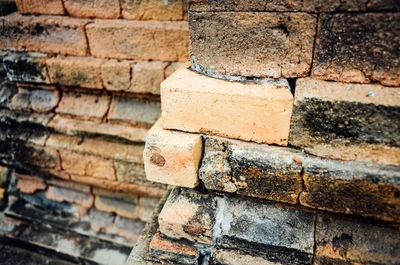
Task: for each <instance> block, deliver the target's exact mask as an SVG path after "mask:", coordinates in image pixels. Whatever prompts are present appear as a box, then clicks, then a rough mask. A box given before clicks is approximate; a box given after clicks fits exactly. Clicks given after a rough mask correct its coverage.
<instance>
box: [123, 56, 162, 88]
mask: <svg viewBox="0 0 400 265" xmlns="http://www.w3.org/2000/svg"><path fill="white" fill-rule="evenodd" d="M166 67H167V63H163V62H139V63H137V64H135V65H134V66H133V69H132V79H131V86H130V88H129V91H132V92H136V93H151V94H155V95H160V84H161V82H162V81H163V80H164V69H165V68H166Z"/></svg>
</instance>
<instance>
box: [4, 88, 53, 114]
mask: <svg viewBox="0 0 400 265" xmlns="http://www.w3.org/2000/svg"><path fill="white" fill-rule="evenodd" d="M59 100H60V93H59V92H58V91H57V90H31V89H29V90H28V89H19V93H18V94H16V95H15V96H14V97H13V98H12V100H11V102H10V109H13V110H21V111H35V112H48V111H51V110H53V109H54V108H55V107H56V106H57V104H58V102H59Z"/></svg>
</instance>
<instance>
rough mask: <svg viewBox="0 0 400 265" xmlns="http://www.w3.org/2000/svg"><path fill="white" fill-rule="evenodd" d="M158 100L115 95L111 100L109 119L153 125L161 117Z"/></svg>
mask: <svg viewBox="0 0 400 265" xmlns="http://www.w3.org/2000/svg"><path fill="white" fill-rule="evenodd" d="M160 113H161V109H160V104H159V103H158V102H153V101H149V100H143V99H136V98H127V97H122V96H114V97H113V98H112V101H111V105H110V111H109V112H108V119H109V120H112V121H123V122H127V123H130V124H134V125H136V124H145V125H147V126H149V125H150V126H151V125H153V124H154V123H155V122H156V121H157V120H158V118H159V117H160Z"/></svg>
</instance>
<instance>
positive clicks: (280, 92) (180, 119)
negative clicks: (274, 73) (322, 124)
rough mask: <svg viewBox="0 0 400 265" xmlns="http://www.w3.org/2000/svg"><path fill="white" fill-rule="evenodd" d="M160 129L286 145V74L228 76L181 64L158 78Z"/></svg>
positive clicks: (288, 96)
mask: <svg viewBox="0 0 400 265" xmlns="http://www.w3.org/2000/svg"><path fill="white" fill-rule="evenodd" d="M161 104H162V106H161V109H162V114H161V116H162V125H163V128H164V129H178V130H182V131H188V132H201V133H211V134H216V135H220V136H226V137H229V138H239V139H242V140H247V141H255V142H261V143H268V144H278V145H287V143H288V137H289V126H290V117H291V115H292V105H293V96H292V94H291V92H290V88H289V85H288V83H287V82H286V81H285V80H261V81H259V82H250V83H242V82H229V81H224V80H219V79H215V78H211V77H207V76H204V75H200V74H198V73H195V72H193V71H191V70H189V69H188V68H187V65H185V66H183V67H181V68H180V69H179V70H178V71H176V72H175V73H174V74H173V75H171V76H170V77H169V78H167V79H166V80H165V81H164V82H163V83H162V84H161Z"/></svg>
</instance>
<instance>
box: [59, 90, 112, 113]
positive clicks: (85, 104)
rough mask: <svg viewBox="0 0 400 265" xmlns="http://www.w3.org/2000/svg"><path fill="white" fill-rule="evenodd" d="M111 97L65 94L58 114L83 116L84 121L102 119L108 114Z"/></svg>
mask: <svg viewBox="0 0 400 265" xmlns="http://www.w3.org/2000/svg"><path fill="white" fill-rule="evenodd" d="M109 102H110V97H109V96H105V95H89V94H82V93H77V92H64V93H63V96H62V98H61V101H60V103H59V105H58V107H57V109H56V112H57V113H63V114H69V115H74V116H81V117H82V118H84V119H90V118H97V119H102V118H103V117H104V115H105V114H106V113H107V110H108V106H109V104H110V103H109Z"/></svg>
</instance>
